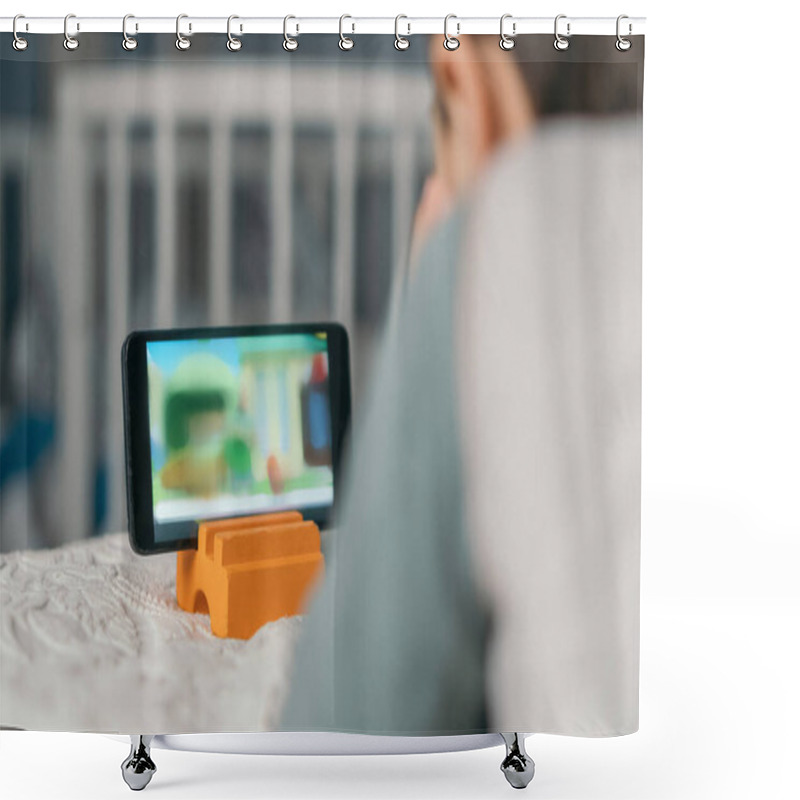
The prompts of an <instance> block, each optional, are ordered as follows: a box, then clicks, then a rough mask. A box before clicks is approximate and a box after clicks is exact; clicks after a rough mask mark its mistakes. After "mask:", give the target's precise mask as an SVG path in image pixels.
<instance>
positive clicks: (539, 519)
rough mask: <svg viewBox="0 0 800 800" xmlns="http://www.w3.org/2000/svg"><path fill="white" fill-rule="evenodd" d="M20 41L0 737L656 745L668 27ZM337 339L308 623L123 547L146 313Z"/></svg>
mask: <svg viewBox="0 0 800 800" xmlns="http://www.w3.org/2000/svg"><path fill="white" fill-rule="evenodd" d="M225 41H226V38H225V37H224V36H221V35H217V34H213V35H212V34H209V35H203V36H195V37H193V40H192V44H191V47H190V48H189V49H188V50H186V51H179V50H178V49H176V47H175V37H174V36H172V35H169V36H168V35H165V34H163V35H162V34H152V35H147V36H144V35H142V36H141V37H140V42H139V45H138V47H137V48H136V49H135V50H131V51H127V50H123V49H122V48H121V47H120V40H119V36H118V35H116V34H114V35H112V34H92V35H89V34H87V35H85V36H81V41H80V47H79V48H78V49H77V50H75V51H73V52H69V51H67V50H65V49H64V48H63V47H62V46H61V41H60V40H59V38H58V37H36V39H35V40H34V39H33V38H32V39H31V43H30V46H29V47H28V48H27V50H25V51H24V52H23V51H18V50H16V49H14V48H13V46H12V36H11V35H6V34H3V35H2V38H0V56H1V57H2V80H3V92H2V95H0V136H1V137H2V138H1V139H0V170H1V174H0V180H1V181H2V225H3V229H2V233H3V247H2V259H3V263H2V270H3V271H2V275H3V277H2V296H1V299H2V318H1V319H0V322H1V323H2V328H1V330H0V335H1V336H2V339H1V340H0V344H1V345H2V350H1V351H0V355H1V359H0V362H1V363H0V368H1V369H2V386H3V389H2V416H1V417H0V420H1V421H2V430H1V431H0V455H1V456H2V463H1V466H2V469H1V470H0V500H1V501H2V505H1V506H0V523H2V539H0V545H1V547H0V549H2V551H3V552H2V555H0V593H2V594H1V595H0V597H1V598H2V604H0V637H2V638H1V639H0V661H1V662H2V663H0V681H2V683H1V684H0V695H2V703H1V704H0V724H2V725H3V726H8V727H15V728H29V729H50V730H55V729H57V730H65V729H69V730H94V731H106V732H132V731H151V732H157V733H186V732H212V731H213V732H217V731H256V730H338V731H351V732H361V733H389V734H406V735H428V734H431V735H434V734H459V733H483V732H486V731H512V730H513V731H528V732H536V731H541V732H549V733H563V734H570V735H579V736H613V735H621V734H626V733H631V732H633V731H635V730H636V729H637V728H638V654H639V543H640V528H639V523H640V514H639V502H640V501H639V498H640V441H641V440H640V424H641V403H640V390H641V202H642V200H641V158H642V154H641V109H642V85H643V84H642V81H643V65H644V39H643V37H641V36H634V37H632V38H631V40H630V41H631V46H630V47H629V48H625V47H622V48H618V47H615V43H616V42H617V41H618V40H617V39H616V38H615V37H614V36H613V35H603V36H577V35H576V36H572V37H571V38H570V40H569V42H568V47H566V48H563V47H560V46H557V47H554V46H553V45H554V39H553V36H552V35H525V36H523V35H519V36H517V37H516V38H515V41H514V47H513V48H510V49H503V48H501V47H498V38H497V36H496V35H494V36H466V35H465V36H461V37H460V44H459V46H458V47H457V49H449V48H447V47H442V37H441V36H439V37H422V36H418V37H412V46H411V47H410V48H408V49H407V50H403V49H398V48H395V47H393V46H392V45H393V39H392V38H391V37H387V36H364V35H362V36H355V37H354V41H355V46H354V47H353V48H352V49H350V50H345V49H341V48H340V47H337V42H338V37H336V36H325V35H319V36H316V35H315V36H306V37H301V40H300V46H299V47H298V48H297V49H296V50H295V51H293V52H287V50H286V49H284V48H283V47H282V46H281V45H282V43H283V41H284V39H283V37H280V36H274V35H265V36H257V37H256V36H252V37H247V38H246V39H245V45H244V46H243V47H242V49H241V50H240V51H238V52H231V51H229V50H227V49H226V48H225ZM288 321H303V322H329V321H336V322H339V323H341V324H343V325H344V326H345V328H346V329H347V330H348V332H349V335H350V347H351V357H352V361H353V365H354V408H353V415H352V422H351V431H350V435H349V440H348V447H347V450H346V453H345V458H344V462H343V465H342V471H343V472H342V474H343V476H344V478H343V480H344V484H343V485H344V490H343V491H342V492H341V496H337V498H336V507H335V526H334V528H333V529H330V530H323V531H322V532H321V537H322V551H323V553H324V557H325V579H324V582H322V583H321V584H319V585H318V586H317V587H315V588H314V589H313V591H312V590H311V589H310V590H309V592H310V594H309V601H308V607H307V609H306V613H304V614H303V615H295V616H290V617H284V618H281V619H277V620H273V621H269V622H266V623H265V624H264V625H263V627H261V628H260V629H259V630H258V632H257V633H256V634H255V635H254V636H253V637H252V638H251V639H247V640H237V639H220V638H218V637H216V636H214V635H213V634H212V632H211V630H210V627H209V621H208V616H206V615H204V614H192V613H189V612H186V611H184V610H182V609H181V608H179V607H178V605H177V603H176V598H175V591H176V587H175V569H176V564H175V560H176V557H175V554H174V553H168V554H162V555H153V556H138V555H135V554H134V553H133V552H132V551H131V549H130V547H129V545H128V542H127V534H126V532H125V528H126V524H127V520H126V515H125V492H126V474H125V459H124V452H123V431H122V427H123V410H122V409H123V398H122V396H121V390H120V368H119V352H120V347H121V345H122V341H123V339H124V337H125V336H126V335H127V334H128V333H129V332H130V331H131V330H134V329H141V328H158V329H162V328H175V327H186V326H191V327H194V328H196V327H200V326H209V327H211V326H219V325H223V324H225V325H231V324H269V323H277V322H288Z"/></svg>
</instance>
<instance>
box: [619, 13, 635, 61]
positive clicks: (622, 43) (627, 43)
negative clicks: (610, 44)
mask: <svg viewBox="0 0 800 800" xmlns="http://www.w3.org/2000/svg"><path fill="white" fill-rule="evenodd" d="M624 19H628V15H627V14H620V15H619V16H618V17H617V43H616V48H617V50H619V51H620V52H621V53H624V52H625V51H626V50H630V49H631V40H630V39H625V38H623V36H622V33H621V32H620V23H621V22H622V20H624ZM631 33H633V25H632V24H631V23H630V22H629V23H628V36H630V35H631Z"/></svg>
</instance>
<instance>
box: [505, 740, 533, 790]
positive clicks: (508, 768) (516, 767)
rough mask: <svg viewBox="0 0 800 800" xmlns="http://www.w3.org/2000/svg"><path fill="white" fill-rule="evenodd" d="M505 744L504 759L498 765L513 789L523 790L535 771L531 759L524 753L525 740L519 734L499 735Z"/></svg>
mask: <svg viewBox="0 0 800 800" xmlns="http://www.w3.org/2000/svg"><path fill="white" fill-rule="evenodd" d="M500 735H501V736H502V737H503V739H504V741H505V743H506V757H505V758H504V759H503V763H502V764H501V765H500V769H501V770H502V772H503V775H505V776H506V780H507V781H508V782H509V783H510V784H511V785H512V786H513V787H514V788H515V789H524V788H525V787H526V786H527V785H528V784H529V783H530V782H531V781H532V780H533V774H534V772H535V771H536V765H535V764H534V763H533V759H532V758H531V757H530V756H529V755H528V754H527V753H526V752H525V739H524V737H523V735H522V734H519V733H501V734H500Z"/></svg>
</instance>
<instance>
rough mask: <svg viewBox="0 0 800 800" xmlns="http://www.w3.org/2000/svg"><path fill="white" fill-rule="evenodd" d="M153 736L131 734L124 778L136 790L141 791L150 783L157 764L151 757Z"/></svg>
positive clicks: (123, 766) (124, 762)
mask: <svg viewBox="0 0 800 800" xmlns="http://www.w3.org/2000/svg"><path fill="white" fill-rule="evenodd" d="M152 741H153V737H152V736H142V735H139V734H137V735H135V736H134V735H131V752H130V753H129V754H128V757H127V758H126V759H125V760H124V761H123V762H122V778H123V780H124V781H125V783H127V784H128V786H130V787H131V789H133V791H134V792H140V791H141V790H142V789H144V787H145V786H147V784H148V783H150V779H151V778H152V777H153V775H154V774H155V771H156V765H155V764H154V763H153V759H152V758H150V742H152Z"/></svg>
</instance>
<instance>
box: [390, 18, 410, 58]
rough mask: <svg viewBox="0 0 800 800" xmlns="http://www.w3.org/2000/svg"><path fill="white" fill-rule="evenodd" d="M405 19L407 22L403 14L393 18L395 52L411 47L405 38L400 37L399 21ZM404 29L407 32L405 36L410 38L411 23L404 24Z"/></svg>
mask: <svg viewBox="0 0 800 800" xmlns="http://www.w3.org/2000/svg"><path fill="white" fill-rule="evenodd" d="M401 19H405V20H407V19H408V17H407V16H406V15H405V14H398V15H397V16H396V17H395V18H394V49H395V50H408V48H409V47H411V41H410V40H409V39H406V38H405V36H401V35H400V20H401ZM406 27H407V28H408V31H407V33H406V36H411V23H410V22H406Z"/></svg>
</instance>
